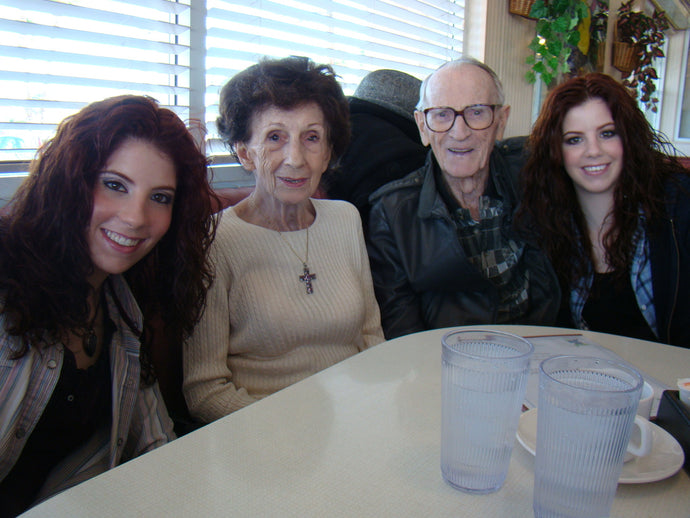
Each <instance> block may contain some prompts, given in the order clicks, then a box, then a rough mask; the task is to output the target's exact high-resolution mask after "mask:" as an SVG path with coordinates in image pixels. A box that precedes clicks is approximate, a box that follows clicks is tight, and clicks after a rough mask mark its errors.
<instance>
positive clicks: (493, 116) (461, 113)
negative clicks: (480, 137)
mask: <svg viewBox="0 0 690 518" xmlns="http://www.w3.org/2000/svg"><path fill="white" fill-rule="evenodd" d="M477 106H487V107H489V108H491V122H490V123H489V124H488V126H486V127H484V128H481V129H477V128H473V127H472V126H470V125H469V124H468V123H467V119H466V118H465V110H467V109H468V108H476V107H477ZM502 107H503V105H502V104H481V103H480V104H470V105H469V106H465V107H464V108H463V109H462V110H460V111H458V110H456V109H455V108H452V107H450V106H432V107H431V108H425V109H424V110H421V112H422V113H423V114H424V124H426V127H427V128H429V131H433V132H434V133H445V132H447V131H450V130H452V129H453V126H455V121H456V120H457V118H458V117H459V116H462V120H463V121H464V122H465V125H466V126H467V127H468V128H470V129H471V130H474V131H484V130H485V129H489V128H490V127H491V125H492V124H493V123H494V121H495V120H496V108H502ZM431 110H452V111H453V113H454V114H455V116H454V117H453V123H452V124H451V125H450V127H449V128H448V129H447V130H442V131H439V130H435V129H432V128H431V126H430V125H429V121H428V120H427V114H428V113H429V112H430V111H431Z"/></svg>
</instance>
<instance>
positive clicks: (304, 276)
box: [278, 227, 316, 295]
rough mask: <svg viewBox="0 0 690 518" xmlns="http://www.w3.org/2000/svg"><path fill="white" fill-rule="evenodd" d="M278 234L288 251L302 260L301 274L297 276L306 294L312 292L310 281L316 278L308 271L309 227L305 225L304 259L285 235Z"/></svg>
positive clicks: (312, 286)
mask: <svg viewBox="0 0 690 518" xmlns="http://www.w3.org/2000/svg"><path fill="white" fill-rule="evenodd" d="M278 235H279V236H280V238H281V239H282V240H283V241H285V244H286V245H287V246H288V247H289V248H290V251H291V252H292V253H293V254H294V255H295V257H297V259H299V260H300V261H301V262H302V275H300V276H299V280H300V282H303V283H304V284H305V286H306V288H307V295H311V294H312V293H314V285H313V284H312V281H313V280H315V279H316V274H315V273H311V272H310V271H309V265H308V264H307V263H308V262H309V227H307V250H306V254H305V255H304V259H302V257H300V255H299V254H298V253H297V252H295V249H294V248H292V246H291V245H290V243H288V240H287V239H285V236H283V234H282V232H278Z"/></svg>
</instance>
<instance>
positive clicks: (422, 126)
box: [414, 110, 430, 146]
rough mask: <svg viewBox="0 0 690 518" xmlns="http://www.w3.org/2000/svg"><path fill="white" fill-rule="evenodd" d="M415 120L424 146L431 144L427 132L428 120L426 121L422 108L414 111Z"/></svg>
mask: <svg viewBox="0 0 690 518" xmlns="http://www.w3.org/2000/svg"><path fill="white" fill-rule="evenodd" d="M414 120H415V122H416V123H417V129H418V130H419V138H420V139H421V140H422V144H423V145H424V146H428V145H429V144H430V142H429V138H428V136H427V133H426V129H427V128H426V122H424V112H422V111H420V110H415V111H414Z"/></svg>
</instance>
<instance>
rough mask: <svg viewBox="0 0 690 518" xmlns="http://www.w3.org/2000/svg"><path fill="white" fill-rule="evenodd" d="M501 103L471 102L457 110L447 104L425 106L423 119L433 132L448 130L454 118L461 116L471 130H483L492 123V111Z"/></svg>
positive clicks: (453, 122)
mask: <svg viewBox="0 0 690 518" xmlns="http://www.w3.org/2000/svg"><path fill="white" fill-rule="evenodd" d="M500 106H503V105H502V104H473V105H472V106H466V107H465V108H464V109H463V110H460V111H457V110H455V109H453V108H451V107H449V106H439V107H436V108H427V109H426V110H424V111H423V112H422V113H424V120H425V121H426V125H427V126H428V127H429V129H430V130H431V131H433V132H435V133H443V132H445V131H448V130H450V128H452V127H453V124H455V119H456V118H458V116H462V118H463V120H464V121H465V124H467V126H468V127H469V128H470V129H473V130H483V129H486V128H488V127H489V126H491V125H492V124H493V123H494V112H495V111H496V108H498V107H500Z"/></svg>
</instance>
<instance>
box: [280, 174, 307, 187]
mask: <svg viewBox="0 0 690 518" xmlns="http://www.w3.org/2000/svg"><path fill="white" fill-rule="evenodd" d="M279 178H280V181H281V182H285V183H286V184H288V185H295V186H297V185H303V184H305V183H306V182H307V179H306V178H287V177H284V176H280V177H279Z"/></svg>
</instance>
